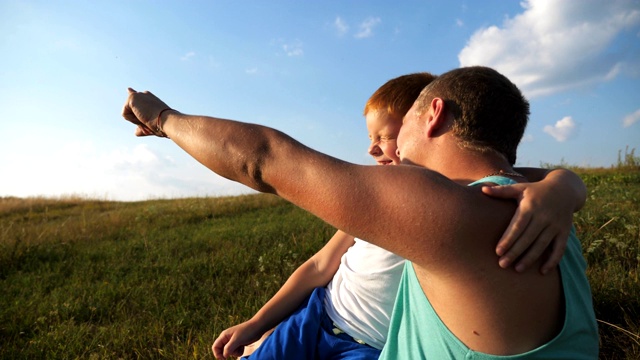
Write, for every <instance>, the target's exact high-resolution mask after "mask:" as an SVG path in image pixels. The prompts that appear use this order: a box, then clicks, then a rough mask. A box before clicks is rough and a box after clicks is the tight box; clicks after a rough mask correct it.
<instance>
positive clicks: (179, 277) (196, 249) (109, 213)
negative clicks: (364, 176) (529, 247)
mask: <svg viewBox="0 0 640 360" xmlns="http://www.w3.org/2000/svg"><path fill="white" fill-rule="evenodd" d="M573 170H574V171H576V172H578V173H579V174H580V175H581V176H582V177H583V179H584V181H585V183H586V184H587V186H588V188H589V198H588V201H587V204H586V205H585V207H584V209H583V210H581V211H580V212H579V213H578V214H577V215H576V218H575V220H576V228H577V230H578V234H579V237H580V238H581V241H582V242H583V247H584V253H585V257H586V258H587V261H588V263H589V269H588V276H589V279H590V281H591V284H592V288H593V293H594V304H595V309H596V315H597V318H598V320H599V326H600V337H601V359H638V358H640V282H639V281H638V277H639V271H640V205H639V204H640V170H639V168H638V167H637V166H634V167H618V168H615V169H573ZM333 232H334V229H332V228H331V227H329V226H328V225H326V224H324V223H323V222H321V221H319V220H317V219H316V218H315V217H313V216H311V215H309V214H308V213H306V212H304V211H302V210H300V209H298V208H296V207H294V206H292V205H289V204H288V203H286V202H284V201H282V200H280V199H278V198H276V197H274V196H270V195H250V196H238V197H226V198H197V199H176V200H153V201H144V202H134V203H122V202H109V201H96V200H88V199H82V198H77V199H75V198H65V199H41V198H37V199H16V198H2V199H0V359H45V358H46V359H76V358H79V359H207V358H208V359H211V358H213V357H212V355H211V350H210V346H211V343H212V341H213V339H214V338H215V337H216V336H217V335H218V334H219V332H220V331H222V330H223V329H225V328H226V327H228V326H230V325H233V324H236V323H238V322H240V321H242V320H244V319H246V318H248V317H249V316H251V315H252V314H253V312H254V311H256V310H257V309H258V308H259V307H260V306H261V305H262V304H263V303H264V302H265V301H266V300H268V299H269V298H270V296H271V295H273V293H274V292H275V291H276V290H277V289H278V288H279V287H280V285H281V284H282V283H283V282H284V281H285V280H286V278H287V277H288V275H290V274H291V272H292V271H293V270H294V269H295V268H296V267H297V266H298V265H299V264H301V263H302V262H303V261H304V260H306V259H307V258H308V257H309V256H311V255H312V254H313V253H314V252H315V251H316V250H317V249H319V248H320V247H321V246H322V245H323V243H324V241H325V240H326V239H328V237H329V236H330V235H332V234H333Z"/></svg>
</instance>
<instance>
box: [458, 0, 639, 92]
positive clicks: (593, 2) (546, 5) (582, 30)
mask: <svg viewBox="0 0 640 360" xmlns="http://www.w3.org/2000/svg"><path fill="white" fill-rule="evenodd" d="M522 6H523V7H524V12H523V13H521V14H519V15H517V16H515V17H513V18H507V19H506V20H505V21H504V23H503V24H502V26H501V27H498V26H490V27H487V28H481V29H479V30H477V31H476V32H475V33H474V34H473V35H472V36H471V38H470V39H469V42H468V43H467V45H466V46H465V48H464V49H462V51H461V52H460V53H459V54H458V60H459V61H460V65H461V66H470V65H485V66H490V67H493V68H495V69H496V70H498V71H500V72H501V73H503V74H504V75H506V76H507V77H509V78H510V79H511V80H512V81H513V82H514V83H516V84H517V85H518V86H519V87H520V88H521V89H522V90H523V92H524V93H525V94H526V95H527V96H528V97H536V96H544V95H547V94H551V93H555V92H558V91H562V90H566V89H570V88H575V87H580V86H585V85H589V84H594V83H598V82H603V81H608V80H611V79H613V78H614V77H616V76H617V75H618V74H619V73H620V72H621V71H625V70H629V69H633V68H637V67H638V65H637V59H636V58H637V56H635V55H637V54H629V53H628V52H629V51H631V52H634V51H635V52H637V49H635V50H624V49H619V48H616V47H615V46H612V43H613V42H614V40H616V38H617V37H618V36H620V35H621V34H622V33H623V32H625V31H633V34H635V33H636V32H637V30H636V29H634V28H635V27H637V26H639V25H640V9H639V8H638V4H637V1H634V0H614V1H601V0H581V1H563V0H526V1H524V2H523V3H522ZM622 35H624V34H622Z"/></svg>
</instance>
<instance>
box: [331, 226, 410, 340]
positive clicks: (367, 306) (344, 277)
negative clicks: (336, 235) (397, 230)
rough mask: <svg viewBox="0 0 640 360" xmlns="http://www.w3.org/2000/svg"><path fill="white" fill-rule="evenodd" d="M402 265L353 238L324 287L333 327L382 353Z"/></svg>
mask: <svg viewBox="0 0 640 360" xmlns="http://www.w3.org/2000/svg"><path fill="white" fill-rule="evenodd" d="M404 261H405V260H404V258H401V257H399V256H397V255H395V254H393V253H391V252H389V251H387V250H384V249H382V248H381V247H378V246H376V245H373V244H370V243H368V242H366V241H364V240H360V239H357V238H356V239H355V244H354V245H353V246H351V247H350V248H349V249H348V250H347V252H346V253H345V254H344V255H342V258H341V260H340V267H339V268H338V271H337V272H336V274H335V275H334V276H333V279H332V280H331V282H330V283H329V284H328V285H327V291H326V295H325V299H324V308H325V310H326V312H327V315H329V317H330V318H331V320H332V321H333V322H334V323H335V324H336V326H337V327H339V328H340V329H342V330H343V331H344V332H345V333H347V334H349V335H350V336H351V337H353V338H354V339H358V340H362V341H364V342H365V343H366V344H367V345H370V346H372V347H374V348H377V349H382V347H383V346H384V344H385V342H386V340H387V332H388V331H389V322H390V318H391V311H392V310H393V305H394V303H395V300H396V295H397V292H398V286H399V284H400V278H401V276H402V269H403V267H404Z"/></svg>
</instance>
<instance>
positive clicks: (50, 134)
mask: <svg viewBox="0 0 640 360" xmlns="http://www.w3.org/2000/svg"><path fill="white" fill-rule="evenodd" d="M0 54H1V55H0V169H1V170H0V171H1V172H2V173H1V175H0V196H19V197H30V196H47V197H59V196H63V197H64V196H71V195H74V196H75V195H79V196H86V197H95V198H100V199H106V200H145V199H152V198H175V197H187V196H221V195H235V194H241V193H248V192H250V191H249V190H248V189H246V188H244V187H243V186H241V185H238V184H235V183H232V182H230V181H228V180H225V179H222V178H220V177H218V176H217V175H215V174H213V173H211V172H210V171H209V170H207V169H205V168H204V167H203V166H201V165H200V164H198V163H197V162H196V161H194V160H193V159H191V158H190V157H189V156H187V155H185V154H184V153H183V152H182V151H181V150H180V149H179V148H178V147H177V146H175V145H174V144H173V143H171V142H170V141H168V140H166V139H159V138H136V137H135V136H133V131H134V129H133V127H132V126H131V125H130V124H129V123H127V122H125V121H124V120H123V119H122V118H121V116H120V112H121V109H122V105H123V104H124V101H125V99H126V94H127V93H126V88H127V87H129V86H131V87H133V88H134V89H136V90H140V91H141V90H150V91H152V92H154V93H155V94H156V95H158V96H159V97H160V98H162V99H163V100H165V101H166V102H167V103H168V104H169V105H170V106H171V107H173V108H175V109H178V110H180V111H182V112H184V113H191V114H206V115H214V116H219V117H224V118H230V119H236V120H242V121H247V122H253V123H259V124H263V125H267V126H271V127H274V128H276V129H279V130H282V131H284V132H285V133H288V134H289V135H292V136H293V137H294V138H296V139H298V140H300V141H301V142H302V143H304V144H306V145H309V146H311V147H312V148H315V149H317V150H319V151H322V152H324V153H327V154H330V155H332V156H336V157H339V158H342V159H345V160H347V161H351V162H354V163H360V164H373V162H372V161H371V160H370V159H369V157H368V155H367V153H366V149H367V146H368V140H367V133H366V128H365V124H364V118H363V116H362V109H363V106H364V103H365V101H366V100H367V98H368V97H369V96H370V95H371V94H372V93H373V91H375V89H376V88H377V87H378V86H380V85H382V84H383V83H384V82H385V81H387V80H389V79H391V78H393V77H396V76H399V75H403V74H407V73H412V72H418V71H430V72H433V73H436V74H439V73H442V72H445V71H447V70H450V69H453V68H457V67H460V66H468V65H486V66H491V67H494V68H495V69H497V70H498V71H500V72H502V73H504V74H505V75H507V76H508V77H509V78H510V79H511V80H512V81H514V82H515V83H516V84H517V85H518V86H519V87H520V88H521V89H522V90H523V92H524V93H525V95H526V96H527V97H528V98H529V100H530V101H531V118H530V122H529V126H528V128H527V131H526V133H525V137H524V139H523V141H522V143H521V145H520V151H519V153H518V165H521V166H539V165H540V164H542V163H551V164H559V163H561V162H563V163H566V164H570V165H580V166H610V165H612V164H615V163H616V162H617V160H618V152H619V151H623V152H624V151H625V148H626V147H629V149H633V148H635V149H636V150H637V152H636V155H640V1H637V0H620V1H600V0H597V1H595V0H581V1H562V0H529V1H522V2H517V1H504V0H488V1H460V0H451V1H400V2H390V1H355V0H354V1H231V0H229V1H195V0H193V1H169V0H166V1H144V0H135V1H134V0H131V1H120V0H116V1H13V0H0Z"/></svg>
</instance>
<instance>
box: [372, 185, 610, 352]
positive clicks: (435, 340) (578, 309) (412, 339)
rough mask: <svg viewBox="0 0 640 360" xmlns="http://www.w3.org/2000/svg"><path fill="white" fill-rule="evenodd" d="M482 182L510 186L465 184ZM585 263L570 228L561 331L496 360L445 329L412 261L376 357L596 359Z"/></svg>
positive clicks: (563, 263)
mask: <svg viewBox="0 0 640 360" xmlns="http://www.w3.org/2000/svg"><path fill="white" fill-rule="evenodd" d="M484 182H493V183H497V184H499V185H507V184H512V183H515V181H513V180H511V179H508V178H504V177H491V178H484V179H481V180H478V181H476V182H474V183H472V184H470V185H476V184H479V183H484ZM586 265H587V264H586V262H585V260H584V258H583V256H582V248H581V245H580V242H579V241H578V238H577V237H576V234H575V228H572V229H571V234H570V236H569V241H568V243H567V248H566V250H565V254H564V256H563V258H562V260H561V261H560V265H559V266H560V276H561V279H562V286H563V290H564V298H565V319H564V326H563V328H562V330H561V331H560V333H559V334H558V335H557V336H556V337H555V338H554V339H552V340H551V341H549V342H548V343H546V344H544V345H542V346H540V347H538V348H537V349H533V350H531V351H529V352H527V353H524V354H518V355H511V356H497V355H490V354H485V353H480V352H476V351H473V350H472V349H469V348H468V347H467V346H465V345H464V344H463V343H462V342H461V341H460V340H459V339H458V338H457V337H456V336H455V335H454V334H453V333H451V331H449V329H448V328H447V327H446V325H445V324H444V323H443V322H442V320H440V318H439V317H438V314H437V313H436V312H435V310H434V309H433V307H432V306H431V303H430V302H429V299H428V298H427V297H426V295H425V294H424V292H423V291H422V287H421V286H420V283H419V282H418V278H417V276H416V273H415V271H414V269H413V265H412V263H411V262H410V261H406V262H405V267H404V272H403V274H402V279H401V280H400V288H399V289H398V295H397V297H396V303H395V306H394V310H393V313H392V315H391V324H390V328H389V335H388V338H387V343H386V345H385V347H384V348H383V350H382V354H381V355H380V359H383V360H398V359H412V360H414V359H436V360H443V359H469V360H470V359H478V360H494V359H496V360H497V359H510V360H516V359H571V360H579V359H597V358H598V327H597V323H596V318H595V314H594V311H593V304H592V299H591V288H590V286H589V282H588V280H587V277H586V275H585V270H586Z"/></svg>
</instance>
